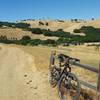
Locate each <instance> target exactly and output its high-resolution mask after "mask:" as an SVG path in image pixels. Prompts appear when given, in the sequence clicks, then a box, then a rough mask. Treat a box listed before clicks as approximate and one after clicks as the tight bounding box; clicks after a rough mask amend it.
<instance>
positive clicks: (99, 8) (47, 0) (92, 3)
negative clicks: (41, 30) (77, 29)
mask: <svg viewBox="0 0 100 100" xmlns="http://www.w3.org/2000/svg"><path fill="white" fill-rule="evenodd" d="M39 18H52V19H71V18H80V19H91V18H100V0H0V21H16V20H21V19H39Z"/></svg>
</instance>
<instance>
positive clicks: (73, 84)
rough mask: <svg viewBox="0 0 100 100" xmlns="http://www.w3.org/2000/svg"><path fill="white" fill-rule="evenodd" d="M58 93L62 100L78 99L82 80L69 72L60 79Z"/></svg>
mask: <svg viewBox="0 0 100 100" xmlns="http://www.w3.org/2000/svg"><path fill="white" fill-rule="evenodd" d="M58 95H59V97H60V99H61V100H78V99H79V96H80V82H79V80H78V78H77V77H76V76H75V75H74V74H73V73H70V72H68V74H67V75H65V74H63V75H62V76H61V78H60V80H59V81H58Z"/></svg>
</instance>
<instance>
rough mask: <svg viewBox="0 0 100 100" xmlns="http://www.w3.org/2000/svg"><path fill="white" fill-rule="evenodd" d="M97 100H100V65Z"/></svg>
mask: <svg viewBox="0 0 100 100" xmlns="http://www.w3.org/2000/svg"><path fill="white" fill-rule="evenodd" d="M97 100H100V64H99V71H98V83H97Z"/></svg>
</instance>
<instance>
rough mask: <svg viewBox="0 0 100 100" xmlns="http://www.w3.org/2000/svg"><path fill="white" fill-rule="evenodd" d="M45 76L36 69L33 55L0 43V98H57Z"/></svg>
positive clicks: (32, 99)
mask: <svg viewBox="0 0 100 100" xmlns="http://www.w3.org/2000/svg"><path fill="white" fill-rule="evenodd" d="M47 76H48V75H47V73H44V74H43V73H41V72H38V71H37V69H36V66H35V63H34V57H33V56H31V55H30V54H28V53H26V52H24V51H22V50H21V49H19V48H17V47H11V46H6V45H2V44H0V100H59V98H58V96H57V93H56V92H55V90H54V89H51V87H50V86H49V83H48V77H47Z"/></svg>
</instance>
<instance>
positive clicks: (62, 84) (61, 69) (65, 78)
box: [49, 51, 81, 100]
mask: <svg viewBox="0 0 100 100" xmlns="http://www.w3.org/2000/svg"><path fill="white" fill-rule="evenodd" d="M56 58H57V59H58V65H56V64H55V61H56ZM71 61H73V62H79V61H80V60H79V59H77V58H71V57H69V56H67V55H64V54H58V55H57V56H56V52H54V51H52V53H51V58H50V66H49V75H50V77H49V82H50V84H51V86H52V87H55V86H57V87H58V95H59V97H60V99H61V100H69V99H68V98H67V95H69V96H70V97H71V99H72V100H78V99H79V96H80V87H81V86H80V81H79V80H78V78H77V77H76V75H75V74H73V73H72V72H71V67H70V62H71Z"/></svg>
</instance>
